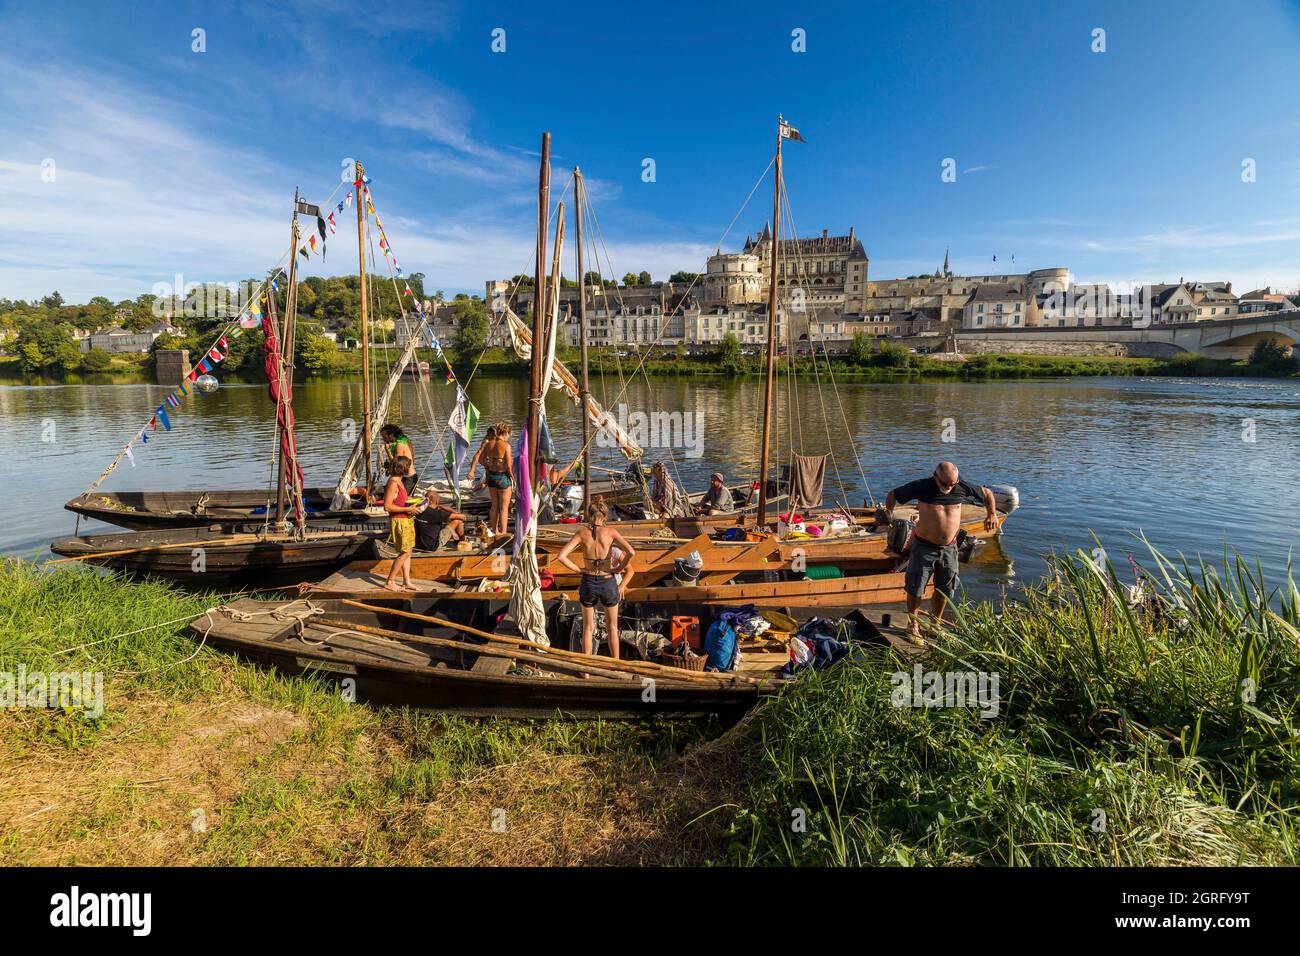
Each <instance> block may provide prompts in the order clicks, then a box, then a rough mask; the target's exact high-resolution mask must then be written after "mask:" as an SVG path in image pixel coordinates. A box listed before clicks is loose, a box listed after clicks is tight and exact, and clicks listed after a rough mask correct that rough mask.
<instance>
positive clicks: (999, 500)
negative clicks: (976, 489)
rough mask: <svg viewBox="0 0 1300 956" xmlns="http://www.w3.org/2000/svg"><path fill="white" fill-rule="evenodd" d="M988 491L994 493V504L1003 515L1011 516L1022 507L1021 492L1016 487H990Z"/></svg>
mask: <svg viewBox="0 0 1300 956" xmlns="http://www.w3.org/2000/svg"><path fill="white" fill-rule="evenodd" d="M988 489H989V491H991V492H993V503H994V504H996V505H997V506H998V511H1001V512H1002V513H1003V514H1007V515H1009V514H1011V512H1013V511H1015V510H1016V509H1017V508H1019V507H1020V490H1019V489H1018V488H1017V487H1016V486H1015V485H989V486H988Z"/></svg>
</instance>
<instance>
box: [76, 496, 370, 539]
mask: <svg viewBox="0 0 1300 956" xmlns="http://www.w3.org/2000/svg"><path fill="white" fill-rule="evenodd" d="M333 494H334V489H333V488H324V487H314V488H304V489H303V494H302V498H303V508H304V510H305V511H306V513H307V521H308V523H310V524H321V523H347V522H355V521H359V520H362V521H364V520H365V519H366V514H365V511H364V509H362V508H357V509H356V510H354V511H330V499H331V497H332V496H333ZM272 497H273V496H272ZM63 507H64V508H66V509H67V510H68V511H73V512H76V513H77V514H79V515H81V516H83V517H86V518H93V519H95V520H97V521H103V522H106V523H107V524H112V525H117V526H118V527H121V528H129V529H131V530H135V531H143V530H149V529H155V528H156V529H166V528H201V527H209V526H211V525H213V524H220V525H225V526H231V525H236V524H249V523H251V522H254V521H262V520H264V519H265V518H266V517H267V515H268V514H269V513H273V512H274V510H275V505H274V502H273V501H270V500H269V498H268V495H267V492H266V489H264V488H263V489H261V490H257V489H251V488H250V489H247V490H241V491H117V492H105V491H95V492H90V493H88V494H82V495H78V496H77V497H76V498H73V499H72V500H71V501H69V502H68V503H67V504H65V505H64V506H63Z"/></svg>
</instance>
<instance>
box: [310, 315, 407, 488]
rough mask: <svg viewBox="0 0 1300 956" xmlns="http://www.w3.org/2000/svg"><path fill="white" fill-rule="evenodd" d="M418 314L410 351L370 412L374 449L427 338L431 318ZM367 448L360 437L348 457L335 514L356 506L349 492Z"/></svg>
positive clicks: (404, 352)
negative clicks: (395, 396) (391, 405)
mask: <svg viewBox="0 0 1300 956" xmlns="http://www.w3.org/2000/svg"><path fill="white" fill-rule="evenodd" d="M416 315H418V316H419V319H420V321H419V324H418V325H417V326H416V328H415V329H414V330H412V331H411V335H410V338H409V339H408V340H407V343H406V348H404V349H402V354H401V355H399V356H398V358H397V361H396V362H394V363H393V367H392V369H391V370H390V371H389V373H388V380H387V381H386V382H384V387H383V390H382V391H381V392H380V393H379V397H378V398H376V399H375V407H374V408H372V409H371V410H370V442H369V445H370V447H373V446H374V445H375V444H376V443H377V442H378V440H379V429H381V428H382V427H383V425H384V420H385V419H387V417H388V405H389V402H391V401H392V399H393V393H394V392H395V391H397V386H398V385H399V384H401V381H402V375H403V373H404V372H405V371H406V366H407V365H409V364H410V363H411V357H412V356H413V355H415V350H416V348H417V347H418V346H419V344H420V342H421V341H422V340H423V339H424V338H425V334H426V331H427V329H428V326H429V317H428V316H427V315H425V314H424V313H423V312H417V313H416ZM366 447H367V442H366V440H365V436H364V435H358V436H357V441H356V444H354V445H353V446H352V453H351V454H349V455H348V460H347V464H345V465H344V466H343V473H342V474H340V475H339V483H338V485H337V487H335V489H334V499H333V500H332V501H331V502H330V510H331V511H343V510H346V509H348V508H353V507H355V504H354V503H353V501H352V499H351V497H350V496H349V494H348V492H350V491H351V490H352V489H353V488H355V487H356V485H357V473H358V471H359V470H360V469H361V467H362V464H363V459H364V457H365V454H366Z"/></svg>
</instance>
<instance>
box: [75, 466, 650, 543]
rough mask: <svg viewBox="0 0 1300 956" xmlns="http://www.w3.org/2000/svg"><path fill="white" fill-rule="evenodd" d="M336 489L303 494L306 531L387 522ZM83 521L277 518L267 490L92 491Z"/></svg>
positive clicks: (629, 504) (603, 484)
mask: <svg viewBox="0 0 1300 956" xmlns="http://www.w3.org/2000/svg"><path fill="white" fill-rule="evenodd" d="M430 485H431V486H432V487H433V488H434V489H435V490H436V491H437V492H438V494H439V495H441V496H442V497H443V498H444V499H450V497H451V495H452V489H451V486H450V485H449V484H448V482H446V481H445V480H439V481H435V482H432V483H428V484H426V483H424V482H421V483H419V485H418V488H417V493H419V492H420V491H425V490H427V489H428V488H429V487H430ZM595 485H596V488H595V492H594V493H595V494H602V495H605V496H606V497H607V498H608V499H609V500H610V501H611V503H612V504H613V505H614V506H615V507H616V508H635V507H636V505H637V503H638V502H640V500H641V493H640V490H639V489H637V488H636V487H635V486H634V485H633V484H632V482H631V481H616V480H614V479H597V481H596V482H595ZM462 488H463V491H462V494H463V495H464V498H463V500H462V504H461V510H462V511H463V512H464V513H466V514H469V515H472V516H474V517H476V518H477V517H483V518H486V517H487V515H488V512H489V509H490V503H489V500H488V497H487V493H486V491H483V490H482V489H480V490H478V491H477V492H472V490H471V488H469V487H465V486H464V484H463V485H462ZM334 492H335V489H334V488H332V487H325V486H316V487H310V488H304V489H303V495H302V498H303V510H304V512H305V514H306V523H307V525H308V526H332V525H348V524H355V523H357V522H366V521H369V520H372V519H377V520H379V521H386V520H387V519H386V517H385V516H384V515H382V514H378V515H376V514H374V513H367V510H366V509H365V508H364V507H362V506H361V504H360V501H358V502H357V506H356V507H355V508H348V509H339V510H331V508H330V504H331V500H332V498H333V496H334ZM63 507H64V508H65V509H67V510H68V511H71V512H74V513H76V514H78V515H81V516H82V517H85V518H92V519H94V520H97V521H103V522H105V523H106V524H111V525H116V526H118V527H120V528H127V529H130V530H133V531H144V530H149V529H154V528H157V529H166V528H202V527H209V526H211V525H214V524H219V525H223V526H226V527H231V526H234V525H239V524H249V523H252V522H256V521H265V520H266V518H267V517H268V515H269V516H272V517H273V516H274V514H275V510H276V504H275V495H274V494H273V493H272V494H268V493H267V490H266V489H265V488H263V489H255V488H249V489H244V490H235V491H207V490H200V489H196V490H188V491H117V492H107V491H93V492H87V493H85V494H81V495H78V496H77V497H76V498H73V499H72V500H71V501H69V502H68V503H67V504H65V505H64V506H63Z"/></svg>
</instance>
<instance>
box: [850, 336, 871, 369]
mask: <svg viewBox="0 0 1300 956" xmlns="http://www.w3.org/2000/svg"><path fill="white" fill-rule="evenodd" d="M849 361H850V362H852V363H853V364H855V365H869V364H870V363H871V336H869V335H867V333H866V332H854V333H853V341H851V342H850V343H849Z"/></svg>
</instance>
